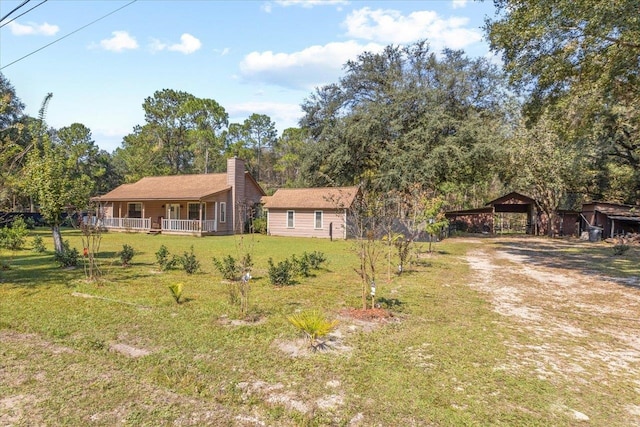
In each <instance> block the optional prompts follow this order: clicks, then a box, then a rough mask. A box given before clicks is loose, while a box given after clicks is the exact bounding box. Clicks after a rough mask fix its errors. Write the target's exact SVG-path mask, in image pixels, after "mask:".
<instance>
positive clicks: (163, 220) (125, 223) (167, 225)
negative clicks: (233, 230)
mask: <svg viewBox="0 0 640 427" xmlns="http://www.w3.org/2000/svg"><path fill="white" fill-rule="evenodd" d="M100 212H101V215H100V220H99V223H100V224H101V225H102V227H103V228H104V229H105V230H110V231H120V232H132V233H149V234H157V233H163V234H182V235H192V236H206V235H215V234H228V233H229V227H228V224H227V217H228V213H227V203H226V201H225V202H223V201H219V200H212V201H202V200H196V201H175V200H172V201H164V202H163V201H122V202H108V203H102V204H101V205H100Z"/></svg>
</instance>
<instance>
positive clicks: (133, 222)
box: [101, 218, 151, 230]
mask: <svg viewBox="0 0 640 427" xmlns="http://www.w3.org/2000/svg"><path fill="white" fill-rule="evenodd" d="M101 222H102V225H103V226H104V227H105V228H123V229H125V230H129V229H131V230H149V229H150V228H151V218H102V219H101Z"/></svg>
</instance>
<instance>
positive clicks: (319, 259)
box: [302, 251, 327, 270]
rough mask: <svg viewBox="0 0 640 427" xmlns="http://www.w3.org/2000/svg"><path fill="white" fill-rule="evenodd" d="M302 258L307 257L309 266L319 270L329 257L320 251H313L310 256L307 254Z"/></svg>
mask: <svg viewBox="0 0 640 427" xmlns="http://www.w3.org/2000/svg"><path fill="white" fill-rule="evenodd" d="M302 256H306V257H307V259H308V261H309V265H310V266H311V268H313V269H314V270H318V269H319V268H320V266H321V265H322V264H323V263H324V262H325V261H326V260H327V257H326V256H325V255H324V253H323V252H319V251H313V252H311V253H309V254H307V253H306V252H305V253H303V254H302Z"/></svg>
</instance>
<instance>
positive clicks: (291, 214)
mask: <svg viewBox="0 0 640 427" xmlns="http://www.w3.org/2000/svg"><path fill="white" fill-rule="evenodd" d="M294 225H295V222H294V211H287V228H293V227H294Z"/></svg>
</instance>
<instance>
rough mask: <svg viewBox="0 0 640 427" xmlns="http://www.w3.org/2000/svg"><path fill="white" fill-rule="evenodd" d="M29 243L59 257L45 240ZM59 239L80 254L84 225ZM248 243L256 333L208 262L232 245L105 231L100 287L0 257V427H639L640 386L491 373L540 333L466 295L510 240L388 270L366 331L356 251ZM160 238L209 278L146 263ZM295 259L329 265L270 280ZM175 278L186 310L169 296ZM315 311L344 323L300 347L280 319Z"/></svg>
mask: <svg viewBox="0 0 640 427" xmlns="http://www.w3.org/2000/svg"><path fill="white" fill-rule="evenodd" d="M35 233H37V234H40V235H42V236H43V237H44V240H45V245H46V246H47V247H48V249H49V250H51V248H52V246H53V244H52V239H51V237H50V233H49V232H48V231H47V230H37V231H36V232H35ZM63 238H65V239H68V240H69V241H70V242H71V246H74V247H76V248H78V249H80V252H82V251H81V243H80V236H79V234H77V232H76V231H74V230H65V231H63ZM245 239H247V242H248V241H249V240H250V243H251V244H252V245H253V248H254V249H253V259H254V265H255V266H254V269H253V279H252V282H251V283H252V285H251V293H250V305H251V312H252V314H253V315H254V317H255V319H258V321H256V322H253V323H251V322H242V321H240V320H241V319H239V317H240V316H239V308H238V307H237V306H236V305H233V304H231V303H230V301H229V296H228V291H227V287H226V285H225V284H223V282H222V280H221V276H220V274H219V273H218V272H217V271H215V269H214V267H213V263H212V258H213V257H219V258H220V257H223V256H225V255H232V256H234V257H238V254H237V249H236V248H237V243H238V238H237V237H233V236H228V237H207V238H192V237H183V236H165V235H158V236H150V235H144V234H125V233H105V234H104V235H103V240H102V244H101V251H100V263H101V266H102V271H103V280H102V282H101V283H100V284H96V283H89V282H87V281H85V279H84V272H83V269H82V267H79V268H77V269H71V270H70V269H60V268H57V267H56V266H55V265H54V264H53V261H52V253H51V252H49V253H45V254H37V253H34V252H32V251H30V250H29V248H27V249H24V250H20V251H16V252H13V253H12V252H8V251H4V252H0V257H1V258H0V260H2V261H5V262H8V263H9V264H10V268H9V269H7V270H4V271H2V272H0V425H25V426H30V425H71V426H74V425H105V426H113V425H149V426H158V425H222V426H224V425H233V426H235V425H239V426H245V425H246V426H254V425H255V426H259V425H268V426H270V425H283V426H299V425H322V426H324V425H338V426H339V425H354V426H355V425H360V426H370V425H383V426H411V425H417V426H422V425H436V426H448V425H456V426H457V425H473V426H475V425H504V426H513V425H531V426H535V425H539V426H549V425H554V426H565V425H566V426H570V425H576V424H577V423H580V420H579V419H577V418H576V417H575V415H574V414H572V413H571V412H570V411H565V410H558V409H557V408H559V407H565V406H566V407H569V408H575V407H577V408H578V409H582V410H584V411H587V410H588V411H587V412H589V416H590V418H591V420H590V421H591V422H592V423H594V425H602V424H605V423H606V424H607V425H609V426H616V425H633V424H629V420H630V418H629V413H628V412H625V411H624V410H623V409H624V408H625V407H627V406H629V405H633V404H634V402H635V405H640V402H639V401H638V396H639V395H640V391H639V390H640V383H635V385H634V383H633V381H627V380H611V381H609V382H608V383H606V384H602V383H597V382H593V383H587V384H583V383H581V384H580V385H579V387H577V386H576V384H575V382H574V381H572V380H570V379H567V378H564V377H559V378H555V379H550V378H545V377H543V376H540V375H537V374H536V372H533V371H530V370H526V369H502V368H501V367H504V366H510V365H513V363H512V362H513V361H512V359H513V357H514V356H513V353H512V352H511V351H510V348H509V346H508V345H507V342H508V341H509V340H511V339H517V340H519V342H521V343H528V342H529V341H533V340H534V338H531V337H529V336H528V335H526V334H524V333H522V330H516V329H514V328H511V327H510V326H509V324H508V323H505V322H504V321H502V320H501V319H502V316H501V315H500V314H499V313H497V312H496V311H494V310H493V309H492V305H491V303H490V301H488V299H487V298H486V297H485V295H483V294H482V293H481V292H480V291H478V290H476V289H474V288H472V287H470V286H469V282H470V280H471V276H472V271H471V270H470V267H469V264H468V263H467V262H466V261H465V258H464V256H465V254H467V252H468V251H470V250H471V249H472V248H476V247H478V245H482V246H483V247H487V250H490V251H493V250H496V249H497V248H499V247H502V248H505V247H506V248H509V245H510V244H511V243H509V242H507V243H504V242H501V243H500V245H498V244H497V243H496V242H494V241H492V240H491V239H482V242H480V243H478V242H473V243H471V242H470V240H468V239H456V238H453V239H447V240H445V241H444V242H442V243H439V244H437V245H436V246H435V250H436V251H437V252H436V253H434V254H433V255H430V256H423V257H421V259H420V261H421V262H420V263H419V264H413V265H412V268H411V269H410V271H408V272H406V273H404V274H403V275H402V276H395V275H393V277H392V278H391V280H388V278H387V275H386V263H385V261H384V260H381V262H380V270H381V271H382V272H383V273H382V274H381V277H380V278H379V279H378V286H377V296H378V297H379V298H381V302H382V303H383V305H386V306H388V308H389V309H390V311H391V312H392V313H393V317H391V318H389V319H386V320H384V321H366V320H362V319H354V318H350V317H349V316H348V315H346V314H345V313H347V310H346V309H348V308H352V307H359V306H360V284H359V278H358V276H357V274H356V273H355V272H354V268H355V267H356V266H357V259H356V257H355V255H354V253H353V251H352V250H351V245H352V243H350V242H343V241H335V242H329V241H326V240H320V239H301V238H297V239H296V238H279V237H267V236H261V235H256V236H255V237H253V238H250V237H246V236H245ZM29 241H30V239H29ZM123 244H129V245H131V246H132V247H133V248H134V250H135V251H136V254H135V256H134V257H133V260H132V265H131V266H130V267H127V268H123V267H121V266H119V265H118V257H117V253H118V251H120V250H121V249H122V246H123ZM163 244H164V245H165V246H166V247H167V248H168V249H169V251H170V252H171V253H172V254H176V255H181V254H182V253H183V252H185V251H188V250H189V249H190V247H191V246H193V251H194V253H195V254H196V256H197V258H198V260H199V261H200V262H201V263H202V271H201V272H199V273H197V274H194V275H187V274H186V273H185V272H184V271H182V270H177V269H176V270H170V271H166V272H160V271H158V268H157V265H156V264H155V252H156V251H157V250H158V249H159V247H160V246H161V245H163ZM513 245H516V243H513ZM556 249H557V250H558V251H562V254H563V255H562V256H564V257H565V258H566V259H573V258H575V262H576V263H586V265H589V267H590V268H592V269H595V270H597V271H600V272H602V273H603V274H609V275H614V276H616V275H617V276H621V277H630V276H634V275H635V276H638V275H639V274H640V271H638V265H639V256H638V253H637V250H636V249H633V250H631V251H630V252H629V253H628V254H625V256H624V257H620V258H617V259H616V260H615V263H614V264H613V266H612V261H611V259H612V258H611V257H610V256H609V250H610V248H608V247H604V246H602V245H591V246H587V245H578V246H575V245H567V246H566V247H559V248H558V247H556ZM305 251H307V252H312V251H321V252H323V253H324V254H325V255H326V257H327V259H328V261H327V263H325V264H324V268H322V269H321V270H319V271H316V272H315V276H314V277H310V278H305V279H299V280H298V283H297V284H295V285H293V286H287V287H274V286H272V285H271V284H270V283H269V280H268V274H267V260H268V259H269V258H270V257H271V258H273V260H274V261H280V260H284V259H285V258H287V257H289V256H291V255H292V254H296V255H301V254H302V253H303V252H305ZM572 257H573V258H572ZM563 259H564V258H563ZM616 264H617V267H616ZM576 268H579V267H576ZM178 282H182V283H183V284H184V297H185V298H186V302H184V303H182V304H176V302H175V301H174V299H173V298H172V296H171V293H170V291H169V289H168V286H169V285H171V284H174V283H178ZM636 291H637V290H635V289H634V290H633V292H636ZM89 296H91V297H98V298H91V297H89ZM316 308H317V309H321V310H322V311H323V312H325V313H326V314H327V316H328V317H329V318H332V319H333V318H337V319H339V320H340V324H339V328H338V330H337V331H336V333H335V334H334V335H333V336H332V345H331V346H330V347H329V349H328V350H325V351H317V352H308V351H303V346H304V344H303V341H302V340H301V338H300V335H299V333H298V332H297V331H296V330H295V329H294V328H293V327H292V326H291V325H290V324H289V323H288V322H287V320H286V316H288V315H290V314H292V313H295V312H296V311H300V310H307V309H316ZM636 319H637V316H636ZM589 321H592V319H590V320H589ZM291 348H294V349H295V348H298V349H300V351H299V352H291V351H289V350H290V349H291ZM288 349H289V350H288ZM616 390H618V391H616ZM625 405H626V406H625ZM638 411H639V412H638V415H639V416H640V406H638Z"/></svg>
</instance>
